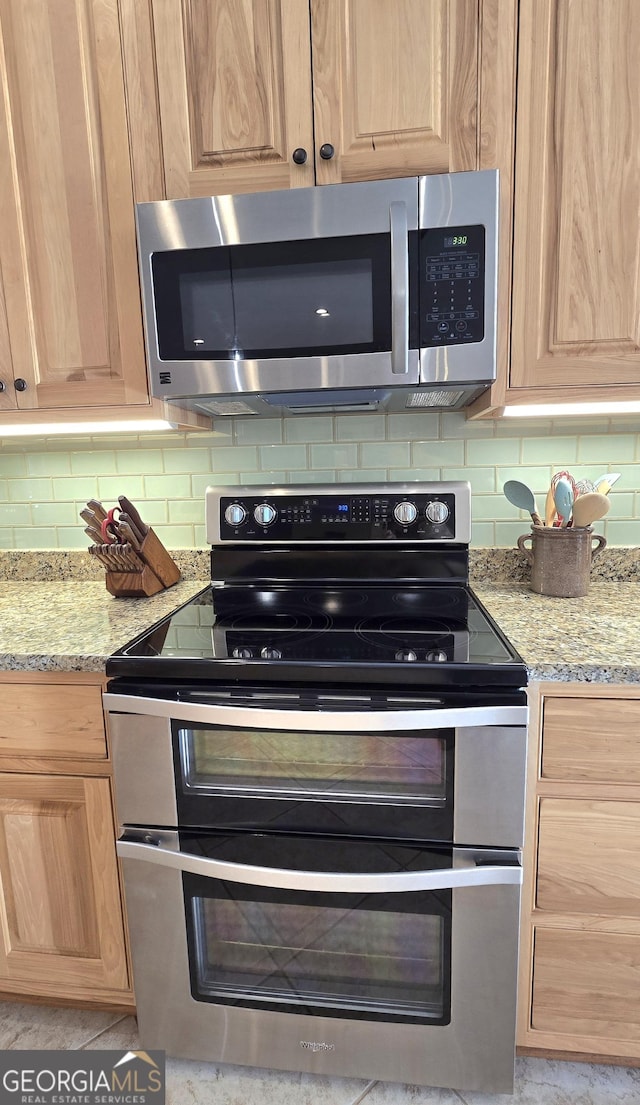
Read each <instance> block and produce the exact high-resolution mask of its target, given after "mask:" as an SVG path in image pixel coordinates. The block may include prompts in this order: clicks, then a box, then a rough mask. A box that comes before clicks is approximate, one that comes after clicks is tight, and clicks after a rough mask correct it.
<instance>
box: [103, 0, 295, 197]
mask: <svg viewBox="0 0 640 1105" xmlns="http://www.w3.org/2000/svg"><path fill="white" fill-rule="evenodd" d="M133 2H134V3H138V2H139V0H133ZM127 6H128V7H129V9H130V3H128V5H127ZM151 7H152V15H153V31H154V38H155V63H156V70H157V82H158V100H159V109H160V123H161V132H162V158H163V163H164V175H165V182H166V195H167V197H168V198H169V199H180V198H182V197H187V196H209V195H215V194H224V193H227V192H232V193H233V192H253V191H256V190H258V189H259V190H263V189H268V188H290V187H296V186H299V185H308V184H313V183H314V179H313V122H312V107H311V56H310V42H309V3H308V0H182V3H181V2H180V0H151ZM137 33H139V31H138V32H137ZM126 48H127V47H126V44H125V49H126ZM133 138H134V142H135V140H136V133H135V130H134V132H133ZM298 148H300V149H303V150H305V151H306V154H307V160H306V162H305V163H304V164H303V165H298V164H296V163H295V162H294V161H293V156H292V155H293V151H294V150H295V149H298ZM138 198H151V197H149V196H144V197H143V196H140V195H139V196H138ZM155 198H159V197H155Z"/></svg>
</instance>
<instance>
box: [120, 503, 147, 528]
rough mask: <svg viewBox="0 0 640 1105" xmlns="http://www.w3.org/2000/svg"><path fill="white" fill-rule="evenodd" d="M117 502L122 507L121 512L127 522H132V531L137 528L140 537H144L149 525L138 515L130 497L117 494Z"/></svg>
mask: <svg viewBox="0 0 640 1105" xmlns="http://www.w3.org/2000/svg"><path fill="white" fill-rule="evenodd" d="M118 502H119V503H120V507H121V508H122V512H123V514H126V515H127V518H128V520H129V524H131V523H133V529H134V531H135V530H137V531H138V532H139V533H140V536H141V538H142V537H146V536H147V534H148V532H149V526H147V525H145V523H144V522H143V521H142V518H141V517H140V515H139V513H138V511H137V510H136V508H135V507H134V505H133V503H132V502H131V500H130V499H127V497H126V495H118Z"/></svg>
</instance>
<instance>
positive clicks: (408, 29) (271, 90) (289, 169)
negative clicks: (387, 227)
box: [120, 0, 495, 200]
mask: <svg viewBox="0 0 640 1105" xmlns="http://www.w3.org/2000/svg"><path fill="white" fill-rule="evenodd" d="M485 4H486V7H487V8H490V9H491V10H493V8H494V6H495V0H485ZM120 5H121V15H122V26H123V49H124V57H125V70H126V82H127V90H128V101H129V117H130V127H131V142H132V156H133V164H134V179H135V189H136V198H137V199H138V200H150V199H160V198H162V197H163V196H167V197H168V198H170V199H177V198H182V197H187V196H207V195H215V194H218V195H219V194H221V193H227V192H230V193H234V192H248V191H254V192H255V191H262V190H265V189H270V188H290V187H291V188H294V187H298V186H308V185H313V184H332V183H335V182H338V181H352V180H373V179H378V178H383V177H393V176H410V175H413V174H419V173H440V172H449V171H452V170H458V169H475V168H479V167H480V164H479V158H480V144H481V137H480V128H479V103H480V84H481V82H480V77H479V61H478V59H479V55H480V53H481V50H480V48H479V34H480V31H479V7H480V5H479V0H120ZM154 119H155V122H154ZM323 147H324V148H325V149H324V152H325V153H327V152H329V153H330V147H333V150H334V152H333V154H331V156H329V157H328V158H323V157H322V155H321V150H322V149H323ZM296 149H300V150H303V151H306V154H307V160H306V161H305V162H304V164H302V165H299V164H296V163H295V162H294V160H293V153H294V150H296ZM154 161H156V162H158V163H160V164H161V166H162V172H161V173H158V172H157V171H155V170H154V168H153V163H154ZM483 167H486V166H483Z"/></svg>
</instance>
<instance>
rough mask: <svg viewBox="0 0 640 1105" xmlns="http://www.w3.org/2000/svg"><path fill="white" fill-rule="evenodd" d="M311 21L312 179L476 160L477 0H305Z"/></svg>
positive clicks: (439, 169)
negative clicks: (327, 149) (328, 151)
mask: <svg viewBox="0 0 640 1105" xmlns="http://www.w3.org/2000/svg"><path fill="white" fill-rule="evenodd" d="M311 28H312V30H311V42H312V57H313V104H314V118H315V138H316V143H315V155H316V180H317V183H318V184H332V183H335V182H337V181H351V180H373V179H378V178H381V177H394V176H410V175H413V174H419V173H447V172H452V171H454V170H462V169H475V168H477V167H478V165H477V158H478V134H477V127H478V102H479V84H478V3H477V2H476V0H311ZM327 143H328V144H330V145H332V146H333V147H334V148H335V154H334V156H333V157H332V158H331V159H330V160H325V159H323V158H322V156H321V154H320V150H321V149H322V147H323V145H324V144H327Z"/></svg>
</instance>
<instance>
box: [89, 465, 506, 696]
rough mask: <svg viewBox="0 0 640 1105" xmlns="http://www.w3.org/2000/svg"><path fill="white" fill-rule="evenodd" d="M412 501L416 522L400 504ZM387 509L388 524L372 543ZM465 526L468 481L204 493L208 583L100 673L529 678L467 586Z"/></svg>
mask: <svg viewBox="0 0 640 1105" xmlns="http://www.w3.org/2000/svg"><path fill="white" fill-rule="evenodd" d="M410 502H411V503H413V504H414V505H415V510H416V520H415V523H414V522H410V521H408V519H409V518H410V517H413V512H412V511H408V510H406V509H404V507H403V509H402V510H396V508H397V507H398V506H399V504H407V503H410ZM438 503H439V504H443V505H442V507H441V508H440V507H436V505H434V504H438ZM265 504H266V505H268V506H269V507H270V509H271V511H272V512H273V513H272V514H269V519H270V520H269V524H268V525H266V524H265V525H258V524H257V523H256V518H263V519H265V518H266V516H267V515H266V512H265V511H260V510H258V507H260V506H261V505H265ZM295 504H297V506H296V505H295ZM367 504H369V506H368V507H367ZM445 506H446V522H445V520H444V516H445V510H444V507H445ZM231 507H234V509H233V510H232V509H231ZM236 507H239V508H242V509H241V510H240V509H238V510H236V509H235V508H236ZM383 508H384V510H385V511H386V514H385V515H384V516H385V518H387V519H388V517H390V516H393V517H394V518H395V519H396V524H395V528H394V527H393V526H391V524H390V523H389V524H388V525H386V529H385V538H384V540H382V541H380V540H379V534H380V533H381V532H382V531H381V527H380V526H379V525H378V523H377V522H376V518H377V517H378V516H379V515H381V512H382V511H383ZM427 508H429V510H428V511H427ZM419 516H420V517H421V518H422V521H421V522H420V523H418V521H417V519H418V517H419ZM397 518H400V519H401V520H403V523H402V525H401V523H400V522H398V521H397ZM229 519H231V520H232V521H230V520H229ZM292 519H293V521H292ZM296 519H297V520H296ZM344 519H346V521H345V520H344ZM430 519H435V520H430ZM405 522H406V524H405ZM336 526H340V527H342V528H341V529H340V540H339V541H338V540H337V539H336V537H335V533H334V528H335V527H336ZM367 527H368V529H367ZM469 531H470V491H469V486H468V484H460V483H448V484H416V485H393V484H392V485H388V486H387V487H386V488H379V487H373V486H372V487H369V486H368V485H360V486H359V487H358V488H357V492H356V491H354V490H353V489H351V490H349V489H347V490H345V489H344V488H336V487H330V488H324V487H313V488H312V489H307V488H299V487H292V488H277V489H275V488H262V489H260V488H257V489H254V488H251V489H249V488H236V489H229V488H224V489H223V490H220V491H215V490H212V489H209V491H208V492H207V532H208V535H209V537H210V539H211V540H212V541H213V546H214V547H213V550H212V557H211V569H212V580H213V582H212V583H211V586H210V587H208V588H207V589H206V590H205V591H203V592H202V593H201V594H200V595H198V596H196V598H194V599H192V600H191V602H189V603H187V604H186V605H185V606H183V607H182V608H181V609H180V610H178V611H176V612H175V613H174V614H173V615H171V616H170V617H168V618H165V619H164V621H162V622H160V623H159V624H158V625H157V626H155V627H153V628H152V629H151V630H150V631H148V632H146V633H144V634H143V635H142V636H141V637H139V638H137V639H136V640H135V641H133V642H132V643H131V644H130V645H128V646H127V647H126V648H124V649H121V650H120V652H118V653H116V654H115V656H113V657H112V658H111V660H110V661H109V664H108V667H107V673H108V674H109V675H122V676H125V677H136V678H142V677H151V678H153V677H158V678H159V677H164V678H168V679H206V680H207V681H211V680H214V681H217V680H221V679H224V680H230V679H231V680H235V681H237V682H239V683H241V682H250V681H252V680H253V681H256V680H259V681H261V682H262V681H264V680H267V681H274V682H280V683H283V682H288V681H294V682H296V683H307V684H310V683H312V682H316V683H318V682H325V683H331V682H335V683H351V684H354V683H357V684H359V685H366V684H370V683H371V682H374V683H377V682H380V683H383V684H384V683H394V682H396V683H400V684H403V683H405V684H409V685H415V684H416V683H424V684H427V685H433V684H439V685H448V686H451V685H456V686H469V687H472V686H484V685H486V684H492V685H498V684H503V685H508V686H518V687H521V686H524V685H525V683H526V673H525V670H524V665H523V663H522V660H521V659H520V657H519V656H518V655H517V653H515V652H514V650H513V649H512V648H511V646H510V645H509V642H508V641H507V640H506V639H505V638H504V636H503V635H502V634H501V632H500V630H499V629H498V627H497V626H496V625H495V623H494V622H493V621H492V619H491V618H490V617H489V615H488V614H487V612H486V611H485V610H484V608H483V607H482V605H481V604H480V602H479V601H478V599H477V598H476V597H475V595H474V594H473V592H472V591H471V589H470V588H469V584H468V540H469ZM363 546H366V547H363Z"/></svg>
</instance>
